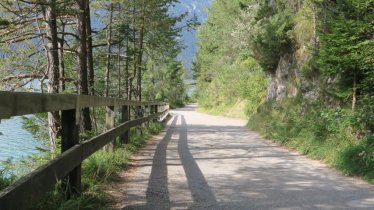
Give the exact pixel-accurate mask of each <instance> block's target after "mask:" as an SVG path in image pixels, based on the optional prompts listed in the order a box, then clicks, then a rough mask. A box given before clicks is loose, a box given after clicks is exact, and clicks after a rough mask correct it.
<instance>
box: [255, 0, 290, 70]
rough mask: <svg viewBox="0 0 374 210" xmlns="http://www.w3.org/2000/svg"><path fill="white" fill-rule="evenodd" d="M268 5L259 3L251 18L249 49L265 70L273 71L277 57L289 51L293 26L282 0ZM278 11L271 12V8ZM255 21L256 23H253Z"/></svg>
mask: <svg viewBox="0 0 374 210" xmlns="http://www.w3.org/2000/svg"><path fill="white" fill-rule="evenodd" d="M276 4H277V5H275V6H272V7H273V8H272V7H270V6H269V5H268V3H267V2H266V1H265V3H262V4H260V8H259V9H258V11H257V14H256V16H255V17H254V19H253V20H252V21H253V22H252V24H254V25H253V26H252V28H253V29H254V30H253V32H252V34H251V40H250V42H251V44H250V46H251V50H252V54H253V57H255V58H256V59H257V61H258V62H259V63H260V65H261V66H262V68H263V69H264V70H265V71H269V72H274V71H275V69H276V67H277V64H278V61H279V58H280V56H281V55H283V54H285V53H290V50H291V48H290V46H291V42H292V39H291V37H290V33H291V30H292V28H293V22H292V12H291V10H290V8H288V7H287V6H285V5H284V4H283V3H282V1H277V3H276ZM274 7H275V9H277V10H280V12H276V13H274V12H272V11H273V9H274ZM254 21H256V22H257V23H255V22H254Z"/></svg>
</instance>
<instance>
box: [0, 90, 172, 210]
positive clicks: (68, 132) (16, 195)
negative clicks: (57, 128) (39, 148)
mask: <svg viewBox="0 0 374 210" xmlns="http://www.w3.org/2000/svg"><path fill="white" fill-rule="evenodd" d="M87 107H107V109H106V110H107V113H106V128H107V131H106V132H104V133H102V134H100V135H98V136H96V137H94V138H92V139H89V140H87V141H80V140H79V126H78V121H77V119H79V118H77V117H78V116H79V114H80V110H81V109H82V108H87ZM116 107H117V108H120V110H121V112H122V113H121V120H120V121H121V122H120V124H119V125H118V126H117V127H114V122H115V108H116ZM130 107H134V108H135V109H137V110H139V108H141V109H142V110H145V113H144V114H145V116H144V117H143V116H142V114H141V115H138V116H137V118H136V119H133V120H131V119H130ZM168 110H169V105H168V104H166V103H160V102H138V101H129V100H123V99H117V98H106V97H98V96H86V95H70V94H69V95H68V94H64V95H61V94H42V93H23V92H2V91H0V119H5V118H10V117H13V116H20V115H27V114H35V113H42V112H56V111H61V129H62V132H61V134H62V135H61V154H60V155H59V156H58V157H56V158H54V159H53V160H51V161H49V162H48V163H47V164H45V165H43V166H41V167H39V168H38V169H36V170H34V171H33V172H31V173H30V174H28V175H26V176H25V177H23V178H21V179H20V180H18V181H17V182H16V183H14V184H13V185H11V186H9V187H7V188H6V189H4V190H3V191H1V192H0V209H1V210H6V209H12V210H13V209H27V208H30V206H31V205H32V204H33V203H35V202H37V201H38V199H39V198H40V197H42V196H43V195H44V194H45V193H46V192H48V191H49V190H51V189H52V188H53V186H54V185H55V184H56V183H57V182H59V181H61V180H63V182H64V184H65V185H66V186H67V187H68V189H70V190H71V191H73V192H75V193H79V192H80V191H81V163H82V161H83V160H85V159H86V158H87V157H89V156H90V155H92V154H93V153H95V152H96V151H98V150H99V149H101V148H103V147H104V146H105V145H107V144H109V143H111V142H113V140H114V139H116V138H117V137H121V142H122V143H128V139H129V129H130V128H132V127H135V126H138V125H141V124H143V123H145V122H148V121H150V120H153V119H156V118H158V117H160V116H162V115H165V114H167V112H168Z"/></svg>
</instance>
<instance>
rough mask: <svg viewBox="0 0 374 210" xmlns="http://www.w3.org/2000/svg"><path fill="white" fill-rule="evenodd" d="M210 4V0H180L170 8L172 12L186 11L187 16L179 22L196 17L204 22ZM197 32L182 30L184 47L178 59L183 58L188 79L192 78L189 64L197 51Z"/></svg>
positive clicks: (180, 12)
mask: <svg viewBox="0 0 374 210" xmlns="http://www.w3.org/2000/svg"><path fill="white" fill-rule="evenodd" d="M210 6H211V0H180V3H178V4H177V5H175V7H174V8H172V10H173V11H172V12H173V13H174V14H183V13H185V12H188V16H187V17H186V18H185V20H184V21H183V22H182V23H181V24H183V25H184V24H186V21H187V20H188V19H191V18H193V17H194V15H195V16H196V17H197V19H198V21H199V22H200V23H202V22H204V21H205V20H206V18H207V17H208V13H207V9H208V8H209V7H210ZM196 34H197V32H196V31H195V30H193V31H188V30H187V29H185V30H184V31H183V32H182V40H183V43H184V45H185V47H186V48H185V49H183V50H182V53H181V54H180V59H181V60H183V62H184V65H185V68H186V69H187V75H188V78H189V79H192V72H191V66H192V61H193V58H194V57H195V54H196V51H197V46H196V44H197V37H196Z"/></svg>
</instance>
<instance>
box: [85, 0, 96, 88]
mask: <svg viewBox="0 0 374 210" xmlns="http://www.w3.org/2000/svg"><path fill="white" fill-rule="evenodd" d="M86 3H87V5H86V23H87V30H86V31H87V69H88V72H87V77H88V92H89V94H90V95H95V72H94V62H93V52H92V51H93V50H92V49H93V47H92V29H91V15H90V14H91V9H90V1H86Z"/></svg>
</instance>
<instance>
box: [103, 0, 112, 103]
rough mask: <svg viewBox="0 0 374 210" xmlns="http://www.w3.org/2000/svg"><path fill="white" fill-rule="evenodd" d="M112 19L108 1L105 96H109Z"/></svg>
mask: <svg viewBox="0 0 374 210" xmlns="http://www.w3.org/2000/svg"><path fill="white" fill-rule="evenodd" d="M112 21H113V3H110V8H109V23H108V29H107V32H106V34H107V35H106V38H107V55H106V70H105V94H104V96H105V97H109V73H110V53H111V51H112Z"/></svg>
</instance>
